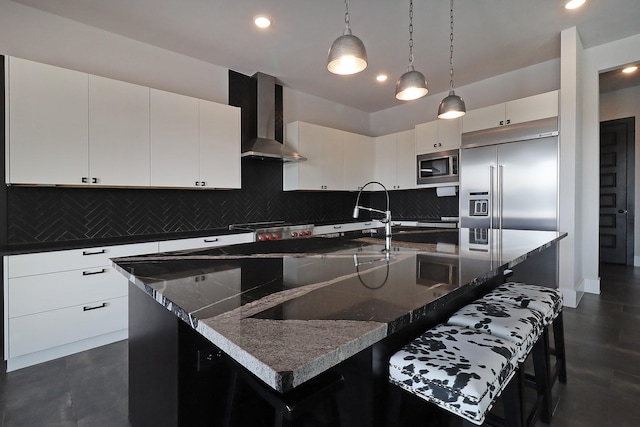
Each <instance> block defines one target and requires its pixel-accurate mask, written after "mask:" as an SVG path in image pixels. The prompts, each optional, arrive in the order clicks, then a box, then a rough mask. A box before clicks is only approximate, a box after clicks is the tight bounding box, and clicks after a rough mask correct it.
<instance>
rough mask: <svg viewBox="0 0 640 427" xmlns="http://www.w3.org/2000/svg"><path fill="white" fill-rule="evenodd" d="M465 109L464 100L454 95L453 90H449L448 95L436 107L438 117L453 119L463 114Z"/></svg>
mask: <svg viewBox="0 0 640 427" xmlns="http://www.w3.org/2000/svg"><path fill="white" fill-rule="evenodd" d="M466 111H467V108H466V107H465V105H464V100H463V99H462V98H460V97H459V96H458V95H456V93H455V92H454V91H453V90H450V91H449V95H448V96H447V97H446V98H445V99H443V100H442V102H441V103H440V106H439V107H438V118H439V119H455V118H458V117H462V116H464V114H465V113H466Z"/></svg>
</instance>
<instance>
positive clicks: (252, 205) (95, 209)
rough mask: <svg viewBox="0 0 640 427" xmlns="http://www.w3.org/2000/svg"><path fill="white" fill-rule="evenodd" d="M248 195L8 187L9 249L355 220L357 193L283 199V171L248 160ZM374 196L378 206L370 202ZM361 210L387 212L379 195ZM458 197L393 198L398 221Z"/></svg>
mask: <svg viewBox="0 0 640 427" xmlns="http://www.w3.org/2000/svg"><path fill="white" fill-rule="evenodd" d="M242 169H243V174H242V175H243V176H242V180H243V181H242V187H243V188H242V190H161V189H152V190H149V189H111V188H48V187H9V188H8V222H9V224H8V240H9V241H8V243H9V244H23V243H51V242H69V241H73V240H86V239H97V238H111V237H131V236H145V235H152V234H159V233H175V232H184V231H197V230H208V229H213V228H220V227H223V228H224V227H227V225H229V224H234V223H244V222H258V221H273V220H284V221H289V222H296V223H300V222H309V223H318V222H332V221H336V222H339V221H348V220H350V219H351V213H352V212H353V206H354V203H355V199H356V193H349V192H283V191H282V165H281V164H279V163H274V162H263V161H260V160H255V159H245V160H243V164H242ZM369 197H371V199H372V200H369ZM361 201H362V202H363V204H365V203H372V204H374V205H375V206H378V205H379V206H380V207H382V206H384V203H385V201H384V197H383V196H382V195H381V194H376V195H373V196H368V195H363V198H362V199H361ZM457 203H458V198H457V197H444V198H438V197H436V196H435V192H434V191H433V190H432V189H425V190H408V191H396V192H392V193H391V209H392V212H393V216H394V218H397V219H400V218H412V219H413V218H425V219H433V218H439V217H440V216H453V215H456V214H457Z"/></svg>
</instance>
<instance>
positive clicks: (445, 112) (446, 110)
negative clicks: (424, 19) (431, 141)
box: [438, 0, 467, 119]
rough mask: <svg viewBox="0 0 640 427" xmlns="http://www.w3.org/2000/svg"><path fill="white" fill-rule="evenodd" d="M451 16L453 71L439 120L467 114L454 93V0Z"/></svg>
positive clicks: (450, 54) (450, 59)
mask: <svg viewBox="0 0 640 427" xmlns="http://www.w3.org/2000/svg"><path fill="white" fill-rule="evenodd" d="M450 16H451V35H450V37H449V40H450V41H451V44H450V45H449V65H450V66H451V68H450V70H451V71H450V74H449V95H448V96H447V97H446V98H444V99H443V100H442V102H441V103H440V107H438V118H439V119H455V118H457V117H462V116H464V115H465V113H466V112H467V109H466V107H465V105H464V100H463V99H462V98H460V97H459V96H458V95H456V93H455V92H454V91H453V0H451V8H450Z"/></svg>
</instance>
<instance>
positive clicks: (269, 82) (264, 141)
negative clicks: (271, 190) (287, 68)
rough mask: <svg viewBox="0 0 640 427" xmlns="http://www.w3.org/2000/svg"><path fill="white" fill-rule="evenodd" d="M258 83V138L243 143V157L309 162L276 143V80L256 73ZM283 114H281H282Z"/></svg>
mask: <svg viewBox="0 0 640 427" xmlns="http://www.w3.org/2000/svg"><path fill="white" fill-rule="evenodd" d="M253 78H254V79H256V81H257V87H258V89H257V97H258V104H257V115H258V116H257V125H258V126H257V133H258V134H257V136H256V138H253V139H250V140H248V141H243V142H242V154H241V156H242V157H254V158H259V159H270V160H277V161H282V162H285V163H286V162H300V161H304V160H307V159H306V158H305V157H303V156H302V155H300V153H298V152H296V151H295V150H292V149H291V148H289V147H287V146H286V145H283V144H282V143H281V142H278V141H276V79H275V77H273V76H270V75H268V74H264V73H256V74H254V75H253ZM280 113H281V112H280Z"/></svg>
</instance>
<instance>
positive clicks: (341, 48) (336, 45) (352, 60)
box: [327, 0, 367, 75]
mask: <svg viewBox="0 0 640 427" xmlns="http://www.w3.org/2000/svg"><path fill="white" fill-rule="evenodd" d="M344 4H345V6H346V9H347V12H346V13H345V15H344V23H345V27H344V32H343V33H342V35H341V36H340V37H338V38H337V39H336V40H335V41H334V42H333V44H332V45H331V49H329V58H328V60H327V69H328V70H329V71H331V72H332V73H334V74H341V75H346V74H355V73H359V72H360V71H362V70H364V69H365V68H367V51H366V50H365V48H364V43H362V40H360V39H359V38H358V37H356V36H354V35H353V34H351V27H350V26H349V0H345V1H344Z"/></svg>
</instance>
